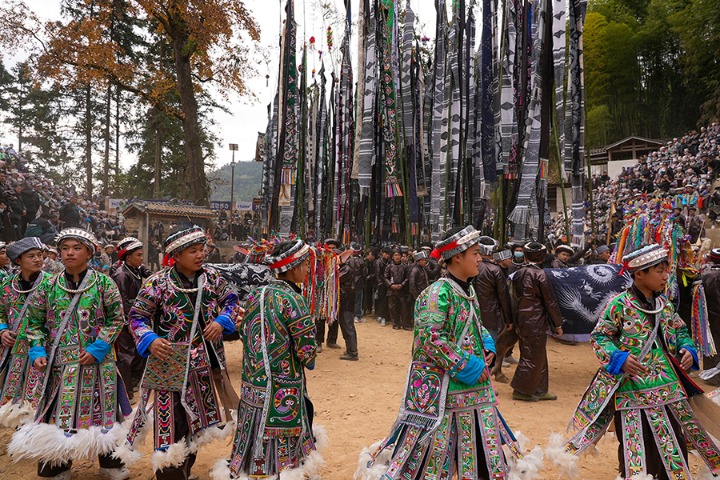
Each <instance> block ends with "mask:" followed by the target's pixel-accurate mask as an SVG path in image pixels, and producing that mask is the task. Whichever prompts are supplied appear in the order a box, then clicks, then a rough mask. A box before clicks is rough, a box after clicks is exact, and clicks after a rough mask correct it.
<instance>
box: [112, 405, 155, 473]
mask: <svg viewBox="0 0 720 480" xmlns="http://www.w3.org/2000/svg"><path fill="white" fill-rule="evenodd" d="M138 408H139V405H138V406H137V407H135V408H134V409H133V411H132V413H131V414H130V415H128V417H127V420H126V422H128V425H129V426H132V422H133V421H134V420H135V415H136V414H137V409H138ZM154 424H155V416H154V415H147V416H146V417H145V423H143V425H142V426H141V427H140V431H139V432H138V434H137V436H136V437H135V440H134V441H133V443H132V445H131V444H130V442H128V441H127V435H126V436H125V441H123V443H122V445H120V446H119V447H118V448H117V450H115V452H113V458H117V459H118V460H121V461H122V462H123V464H124V465H125V466H127V467H130V466H132V465H134V464H135V463H137V462H138V461H139V460H140V459H141V458H142V452H140V451H139V450H137V446H138V445H142V444H143V442H144V441H145V437H146V436H147V434H148V432H150V431H152V430H153V426H154ZM128 431H129V427H128Z"/></svg>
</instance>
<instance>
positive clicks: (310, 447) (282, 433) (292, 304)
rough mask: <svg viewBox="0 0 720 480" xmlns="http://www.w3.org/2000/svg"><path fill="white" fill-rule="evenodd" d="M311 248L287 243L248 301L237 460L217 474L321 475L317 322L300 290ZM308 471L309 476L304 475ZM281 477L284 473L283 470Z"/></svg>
mask: <svg viewBox="0 0 720 480" xmlns="http://www.w3.org/2000/svg"><path fill="white" fill-rule="evenodd" d="M310 255H311V250H310V247H309V246H308V245H306V244H305V243H303V242H302V241H301V240H295V241H288V242H283V243H280V244H279V245H278V246H276V247H275V249H274V250H273V252H272V253H271V254H270V256H269V257H267V258H266V259H265V262H266V263H268V264H269V265H270V268H272V269H273V271H274V272H275V273H277V277H278V278H277V280H274V281H273V282H271V283H270V284H269V285H267V286H265V287H260V288H257V289H255V290H254V291H252V292H251V293H250V295H249V296H248V299H247V306H246V310H245V315H244V318H243V320H242V324H241V325H240V327H239V330H240V336H241V339H242V342H243V372H242V393H241V395H240V406H239V407H238V419H237V420H238V423H237V431H236V433H235V440H234V442H233V449H232V453H231V456H230V461H229V462H228V461H227V460H222V461H220V462H218V464H217V465H216V466H215V468H214V469H213V471H212V472H211V476H212V478H214V479H228V478H240V479H246V478H248V477H249V478H277V476H278V475H280V474H281V472H283V473H285V474H288V473H289V472H290V471H292V472H293V475H297V477H295V476H293V477H292V478H315V475H317V469H318V467H319V466H320V464H321V463H322V458H321V457H320V454H319V453H318V452H317V451H316V450H317V448H318V443H320V444H321V443H322V442H323V440H324V439H323V438H321V437H322V436H324V432H322V431H320V429H318V428H317V426H316V427H315V428H313V406H312V403H311V402H310V399H309V398H308V397H307V390H306V385H305V368H308V369H313V368H314V366H315V353H316V343H315V323H314V321H313V318H312V315H311V314H310V311H309V310H308V307H307V305H306V303H305V299H304V298H303V296H302V294H301V291H300V288H299V287H298V285H300V284H302V283H303V282H304V281H305V279H306V278H307V272H308V259H309V257H310ZM303 475H307V477H305V476H303ZM281 478H284V477H282V476H281Z"/></svg>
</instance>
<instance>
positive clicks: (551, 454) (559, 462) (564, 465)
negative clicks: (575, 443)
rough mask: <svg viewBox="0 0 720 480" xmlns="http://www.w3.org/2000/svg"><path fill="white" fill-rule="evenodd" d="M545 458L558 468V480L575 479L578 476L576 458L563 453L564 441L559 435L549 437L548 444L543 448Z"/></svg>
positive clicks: (570, 454) (565, 452)
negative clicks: (563, 479)
mask: <svg viewBox="0 0 720 480" xmlns="http://www.w3.org/2000/svg"><path fill="white" fill-rule="evenodd" d="M545 454H546V455H547V458H548V459H549V460H550V461H552V463H554V464H555V465H556V466H557V467H558V468H559V474H560V477H559V478H563V477H564V478H569V479H573V478H577V476H578V474H579V468H578V465H577V463H578V457H577V456H576V455H573V454H572V453H569V452H567V451H565V439H564V438H563V436H562V435H560V434H559V433H553V434H552V435H551V436H550V443H549V444H548V446H547V448H545Z"/></svg>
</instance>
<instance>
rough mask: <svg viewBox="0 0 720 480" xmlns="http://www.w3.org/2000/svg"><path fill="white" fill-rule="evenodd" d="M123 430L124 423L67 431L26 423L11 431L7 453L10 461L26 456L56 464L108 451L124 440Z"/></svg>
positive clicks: (51, 426) (45, 425) (45, 424)
mask: <svg viewBox="0 0 720 480" xmlns="http://www.w3.org/2000/svg"><path fill="white" fill-rule="evenodd" d="M127 431H128V429H127V424H122V425H121V424H119V423H115V424H114V425H113V427H112V428H111V429H110V430H107V431H105V430H103V429H102V428H100V427H90V428H85V429H81V430H78V431H77V432H76V433H74V434H68V433H65V432H64V431H63V430H61V429H59V428H58V427H56V426H55V425H51V424H47V423H28V424H25V425H23V426H22V427H20V429H19V430H18V431H17V432H15V434H13V436H12V439H11V441H10V444H9V445H8V453H9V454H10V456H11V457H12V458H13V460H14V461H18V460H20V459H22V458H30V459H35V460H38V461H41V462H44V463H49V464H50V465H55V466H56V465H60V464H62V463H64V462H66V461H68V460H70V459H72V460H81V459H90V458H94V457H96V456H98V455H104V454H107V453H110V452H112V451H114V450H115V449H116V448H118V446H119V445H120V444H121V443H122V442H123V441H124V439H125V436H126V435H127Z"/></svg>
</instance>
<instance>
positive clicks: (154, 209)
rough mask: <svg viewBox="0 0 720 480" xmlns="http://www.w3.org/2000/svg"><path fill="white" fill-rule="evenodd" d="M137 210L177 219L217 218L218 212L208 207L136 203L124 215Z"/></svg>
mask: <svg viewBox="0 0 720 480" xmlns="http://www.w3.org/2000/svg"><path fill="white" fill-rule="evenodd" d="M132 209H136V210H139V211H141V212H143V213H145V212H147V213H149V214H151V215H153V214H154V215H170V216H176V217H196V218H215V217H216V216H217V213H216V212H213V211H212V210H210V209H209V208H207V207H198V206H195V205H173V204H168V203H155V202H136V203H131V204H130V205H128V206H127V207H125V210H123V215H125V216H127V214H128V213H129V212H130V211H131V210H132Z"/></svg>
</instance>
